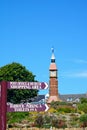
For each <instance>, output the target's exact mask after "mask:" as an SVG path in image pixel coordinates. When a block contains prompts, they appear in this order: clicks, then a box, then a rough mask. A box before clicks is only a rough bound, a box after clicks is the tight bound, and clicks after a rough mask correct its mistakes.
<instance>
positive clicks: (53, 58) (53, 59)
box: [51, 47, 55, 63]
mask: <svg viewBox="0 0 87 130" xmlns="http://www.w3.org/2000/svg"><path fill="white" fill-rule="evenodd" d="M51 50H52V56H51V63H55V55H54V48H53V47H52V48H51Z"/></svg>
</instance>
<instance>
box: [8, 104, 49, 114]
mask: <svg viewBox="0 0 87 130" xmlns="http://www.w3.org/2000/svg"><path fill="white" fill-rule="evenodd" d="M48 109H49V107H48V106H47V104H31V103H24V104H23V103H22V104H12V103H7V112H28V111H47V110H48Z"/></svg>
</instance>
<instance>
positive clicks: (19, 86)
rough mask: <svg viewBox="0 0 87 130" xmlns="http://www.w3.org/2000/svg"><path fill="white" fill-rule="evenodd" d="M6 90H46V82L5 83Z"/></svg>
mask: <svg viewBox="0 0 87 130" xmlns="http://www.w3.org/2000/svg"><path fill="white" fill-rule="evenodd" d="M7 88H8V89H47V88H48V84H47V83H46V82H7Z"/></svg>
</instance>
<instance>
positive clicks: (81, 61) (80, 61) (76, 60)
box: [74, 59, 87, 64]
mask: <svg viewBox="0 0 87 130" xmlns="http://www.w3.org/2000/svg"><path fill="white" fill-rule="evenodd" d="M74 62H75V63H80V64H87V60H83V59H75V60H74Z"/></svg>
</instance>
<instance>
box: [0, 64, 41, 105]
mask: <svg viewBox="0 0 87 130" xmlns="http://www.w3.org/2000/svg"><path fill="white" fill-rule="evenodd" d="M3 80H4V81H28V82H29V81H30V82H34V81H35V75H33V74H32V72H30V71H28V70H27V69H26V68H25V66H22V65H21V64H19V63H15V62H13V63H11V64H7V65H5V66H3V67H1V68H0V81H3ZM37 93H38V90H8V94H7V100H8V102H12V103H19V102H20V101H21V100H27V99H29V98H32V97H35V96H37Z"/></svg>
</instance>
